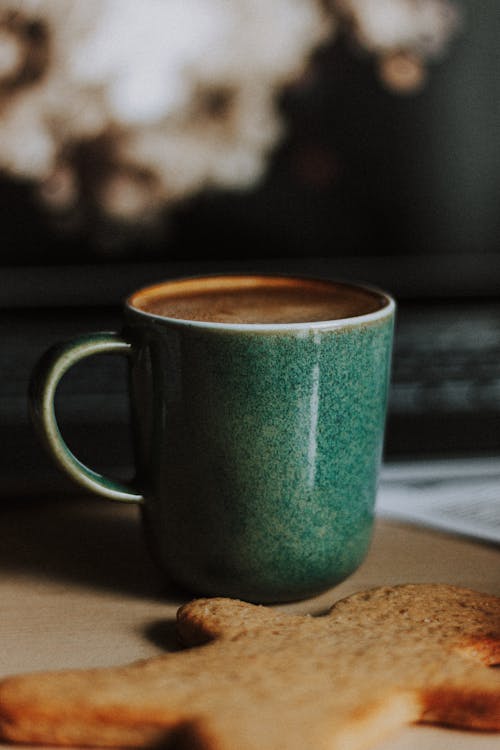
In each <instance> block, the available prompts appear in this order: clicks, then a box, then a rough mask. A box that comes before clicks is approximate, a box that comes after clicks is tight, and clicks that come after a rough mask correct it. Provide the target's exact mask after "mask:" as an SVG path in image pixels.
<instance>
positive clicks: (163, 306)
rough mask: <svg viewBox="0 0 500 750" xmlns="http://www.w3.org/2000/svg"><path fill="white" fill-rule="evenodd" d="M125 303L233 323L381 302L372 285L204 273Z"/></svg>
mask: <svg viewBox="0 0 500 750" xmlns="http://www.w3.org/2000/svg"><path fill="white" fill-rule="evenodd" d="M129 302H130V304H131V305H132V307H135V308H137V309H139V310H142V311H143V312H146V313H151V314H153V315H159V316H162V317H166V318H175V319H179V320H192V321H203V322H208V323H233V324H273V323H274V324H280V323H310V322H319V321H329V320H339V319H344V318H352V317H357V316H360V315H367V314H369V313H373V312H376V311H377V310H380V309H382V308H383V307H385V306H386V304H387V300H386V297H385V296H384V295H382V294H379V293H378V292H376V291H372V290H369V289H365V288H363V287H358V286H351V285H349V284H343V283H338V282H331V281H324V280H317V279H298V278H289V277H281V276H209V277H204V278H202V279H184V280H179V281H172V282H165V283H163V284H159V285H156V286H154V287H149V288H148V289H145V290H142V291H140V292H137V293H136V294H135V295H133V297H132V298H131V299H130V301H129Z"/></svg>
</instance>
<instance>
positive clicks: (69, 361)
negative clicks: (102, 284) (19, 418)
mask: <svg viewBox="0 0 500 750" xmlns="http://www.w3.org/2000/svg"><path fill="white" fill-rule="evenodd" d="M131 351H132V346H131V344H129V343H128V342H127V341H125V339H123V338H121V336H119V335H118V334H117V333H93V334H88V335H84V336H80V337H78V338H75V339H73V340H72V341H69V342H67V343H63V344H57V345H56V346H54V347H52V348H51V349H49V350H48V351H47V352H46V353H45V354H44V355H43V356H42V358H41V359H40V361H39V362H38V364H37V365H36V367H35V369H34V371H33V374H32V376H31V381H30V387H29V405H30V413H31V418H32V421H33V424H34V427H35V429H36V430H37V432H38V434H39V436H40V438H41V440H42V443H43V444H44V446H45V448H46V449H47V450H48V452H49V453H50V455H51V456H52V458H53V459H54V460H55V461H56V463H57V464H58V465H59V467H60V468H61V469H62V470H63V471H64V472H66V474H68V475H69V476H70V477H71V479H73V480H74V481H75V482H77V483H78V484H80V485H81V486H82V487H85V489H87V490H92V491H93V492H96V493H97V494H99V495H102V496H103V497H107V498H109V499H111V500H120V501H121V502H126V503H142V501H143V497H142V495H140V494H139V493H137V492H136V491H135V490H134V488H133V487H132V486H128V485H127V484H124V483H122V482H119V481H117V480H115V479H110V478H109V477H105V476H102V475H101V474H99V473H98V472H96V471H93V470H92V469H89V468H88V467H87V466H85V464H83V463H82V462H81V461H79V460H78V459H77V458H76V456H74V455H73V453H72V452H71V451H70V449H69V448H68V446H67V445H66V443H65V442H64V439H63V437H62V435H61V433H60V431H59V427H58V424H57V420H56V415H55V410H54V397H55V394H56V389H57V386H58V384H59V381H60V380H61V378H62V376H63V375H64V373H65V372H66V371H67V370H69V368H70V367H72V366H73V365H74V364H76V363H77V362H79V361H80V360H81V359H85V357H90V356H91V355H92V354H112V353H115V354H125V355H127V356H129V355H130V353H131Z"/></svg>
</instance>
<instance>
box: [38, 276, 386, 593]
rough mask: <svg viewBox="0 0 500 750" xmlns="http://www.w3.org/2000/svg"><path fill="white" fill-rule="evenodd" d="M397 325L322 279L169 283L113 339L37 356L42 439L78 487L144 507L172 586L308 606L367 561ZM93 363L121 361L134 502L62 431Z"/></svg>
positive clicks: (375, 300) (373, 299)
mask: <svg viewBox="0 0 500 750" xmlns="http://www.w3.org/2000/svg"><path fill="white" fill-rule="evenodd" d="M394 309H395V305H394V301H393V300H392V299H391V298H390V297H389V296H388V295H387V294H385V293H383V292H379V291H377V290H372V289H369V288H365V287H362V286H353V285H348V284H340V283H335V282H331V281H325V280H317V279H316V280H315V279H305V278H304V279H299V278H292V277H286V276H256V275H252V276H250V275H248V276H241V275H240V276H227V275H226V276H206V277H200V278H191V279H178V280H173V281H166V282H164V283H162V284H157V285H155V286H152V287H148V288H146V289H142V290H140V291H138V292H136V293H135V294H133V295H132V296H131V297H130V298H129V299H128V300H127V302H126V304H125V312H124V317H125V320H124V328H123V331H122V333H121V334H116V333H95V334H89V335H87V336H83V337H80V338H78V339H76V340H74V341H72V342H69V343H65V344H61V345H58V346H56V347H55V348H53V349H51V350H50V351H49V352H47V354H46V355H45V356H44V357H43V358H42V360H41V361H40V363H39V364H38V366H37V368H36V370H35V372H34V373H33V377H32V381H31V394H30V400H31V409H32V416H33V420H34V424H35V426H36V428H37V429H38V432H39V433H40V435H41V437H42V440H43V442H44V443H45V445H46V446H47V447H48V449H49V451H50V452H51V454H52V456H53V457H54V458H55V459H56V461H57V463H58V464H59V466H60V467H61V468H62V469H63V470H64V471H66V472H67V474H69V475H70V476H71V477H72V478H73V479H74V480H75V481H76V482H78V483H79V484H80V485H83V486H84V487H85V488H87V489H88V490H92V491H94V492H97V493H99V494H100V495H103V496H105V497H108V498H111V499H114V500H120V501H123V502H127V503H136V504H138V505H139V506H140V507H141V509H142V516H143V520H144V527H145V532H146V538H147V541H148V545H149V548H150V550H151V553H152V555H153V557H154V559H155V560H156V561H157V563H158V564H159V566H160V568H161V569H162V570H163V571H164V573H165V574H166V576H167V577H168V578H169V579H170V580H172V581H174V582H175V583H177V584H179V585H181V586H183V587H185V588H187V589H189V590H190V591H193V592H195V593H197V594H204V595H223V596H234V597H239V598H242V599H247V600H249V601H257V602H275V601H287V600H294V599H300V598H304V597H307V596H311V595H313V594H316V593H318V592H320V591H322V590H324V589H326V588H328V587H330V586H332V585H334V584H336V583H338V582H340V581H342V580H343V579H345V578H346V577H347V576H348V575H349V574H350V573H352V572H353V571H354V570H355V569H356V568H357V566H358V565H359V564H360V562H361V561H362V560H363V558H364V556H365V554H366V552H367V549H368V546H369V543H370V537H371V531H372V526H373V517H374V503H375V496H376V488H377V478H378V470H379V466H380V460H381V453H382V444H383V433H384V423H385V413H386V401H387V392H388V383H389V372H390V359H391V347H392V337H393V324H394ZM99 352H103V353H110V352H111V353H112V352H116V353H120V354H125V355H126V356H127V357H128V360H129V365H130V366H129V371H130V401H131V409H132V421H133V435H134V443H135V456H136V479H135V480H134V482H133V483H132V484H131V485H130V486H128V485H126V484H123V483H120V482H118V481H115V480H112V479H110V478H106V477H104V476H102V475H100V474H98V473H96V472H94V471H92V470H91V469H89V468H88V467H86V466H84V465H83V464H82V463H81V462H80V461H79V460H78V459H77V458H76V457H75V456H74V455H73V454H72V453H71V452H70V450H69V448H68V447H67V445H66V444H65V442H64V440H63V438H62V436H61V434H60V432H59V429H58V426H57V422H56V418H55V414H54V395H55V391H56V388H57V384H58V382H59V380H60V378H61V377H62V375H63V374H64V373H65V372H66V370H68V368H69V367H71V366H72V365H74V364H75V363H76V362H78V361H79V360H81V359H83V358H84V357H87V356H89V355H91V354H97V353H99Z"/></svg>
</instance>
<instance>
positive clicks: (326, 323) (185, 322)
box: [125, 272, 396, 332]
mask: <svg viewBox="0 0 500 750" xmlns="http://www.w3.org/2000/svg"><path fill="white" fill-rule="evenodd" d="M202 279H207V280H214V281H215V280H216V279H224V280H227V281H234V280H237V279H240V280H243V279H248V280H249V279H259V280H263V279H268V280H271V279H274V280H292V281H299V282H300V281H304V282H313V283H315V282H316V283H322V284H329V283H331V284H335V285H338V286H343V287H351V288H353V289H362V290H364V291H366V292H371V293H374V294H377V295H379V296H380V297H382V298H383V300H384V301H385V304H384V305H383V306H382V307H380V308H379V309H377V310H374V311H373V312H369V313H363V314H362V315H352V316H350V317H346V318H336V319H333V320H315V321H305V322H300V323H297V322H294V323H223V322H217V321H208V320H190V319H184V318H174V317H169V316H167V315H159V314H158V313H153V312H149V311H147V310H142V309H141V308H140V307H137V306H136V304H134V303H135V301H136V299H137V298H138V297H140V296H146V295H149V294H151V293H154V292H155V290H159V289H161V288H162V287H165V286H167V285H169V284H176V283H179V284H180V283H183V282H186V283H189V282H196V281H201V280H202ZM125 308H126V310H128V311H130V312H132V313H134V314H137V315H139V316H140V317H145V318H148V319H151V320H156V321H161V322H163V323H165V324H168V325H178V326H180V327H183V328H201V329H205V330H206V329H213V330H217V331H221V330H226V331H235V332H237V331H250V332H259V331H262V332H273V331H276V332H279V331H302V330H304V331H308V330H329V329H337V328H345V327H355V326H363V325H364V324H369V323H375V322H377V321H379V320H383V319H385V318H389V317H391V315H392V314H393V313H394V311H395V309H396V302H395V300H394V298H393V297H392V295H391V294H389V293H388V292H386V291H384V290H382V289H380V288H379V287H377V286H372V285H371V284H365V283H363V282H352V281H344V280H339V279H333V278H321V277H318V276H308V275H305V274H304V275H303V274H295V273H294V274H286V273H244V272H241V273H240V272H238V273H230V272H229V273H228V272H221V273H212V274H205V273H202V274H199V275H189V276H175V277H173V278H169V279H164V280H163V281H159V282H155V283H153V284H148V285H146V286H143V287H140V288H139V289H137V290H135V291H134V292H132V293H131V294H130V295H129V296H128V297H127V298H126V299H125Z"/></svg>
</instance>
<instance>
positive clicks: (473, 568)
mask: <svg viewBox="0 0 500 750" xmlns="http://www.w3.org/2000/svg"><path fill="white" fill-rule="evenodd" d="M426 581H432V582H438V581H439V582H447V583H453V584H458V585H462V586H468V587H471V588H475V589H478V590H482V591H485V592H490V593H494V594H497V595H500V549H499V548H498V547H493V546H487V545H482V544H478V543H474V542H471V541H467V540H464V539H461V538H458V537H453V536H446V535H444V534H440V533H434V532H431V531H428V530H424V529H422V528H416V527H410V526H404V525H402V524H396V523H389V522H379V524H378V525H377V528H376V533H375V537H374V541H373V545H372V549H371V552H370V554H369V556H368V558H367V560H366V561H365V563H364V564H363V565H362V567H361V568H360V570H358V571H357V573H355V575H353V576H352V577H351V578H350V579H349V580H348V581H346V582H344V583H343V584H342V585H340V586H338V587H337V588H336V589H334V590H332V591H329V592H326V593H324V594H322V595H321V596H320V597H317V598H315V599H310V600H308V601H305V602H301V603H294V604H288V605H284V606H281V607H280V609H282V610H285V611H289V612H311V613H319V612H322V611H324V610H325V609H326V608H327V607H328V606H329V605H330V604H332V603H333V602H334V601H335V600H336V599H338V598H340V597H343V596H345V595H347V594H350V593H351V592H353V591H356V590H359V589H362V588H367V587H372V586H377V585H381V584H393V583H407V582H426ZM183 601H185V596H183V595H182V594H181V593H180V592H175V591H173V590H169V589H168V588H166V587H165V585H164V584H162V582H161V581H160V578H159V576H158V574H157V573H156V570H155V569H154V568H153V566H152V564H151V563H150V561H149V558H148V556H147V553H146V550H145V548H144V544H143V540H142V536H141V529H140V523H139V518H138V514H137V509H136V508H129V507H127V506H123V505H119V504H114V503H110V502H108V501H105V500H99V499H93V498H89V499H85V498H80V499H78V500H75V499H71V498H68V499H67V500H65V501H63V500H61V499H59V500H57V501H54V500H53V501H49V500H38V501H36V502H35V501H27V500H16V501H15V502H11V503H9V502H8V501H7V500H5V499H2V500H1V501H0V603H1V610H0V676H2V675H6V674H11V673H17V672H23V671H31V670H38V669H54V668H66V667H90V666H101V665H112V664H121V663H125V662H128V661H132V660H135V659H138V658H142V657H147V656H153V655H155V654H160V653H162V652H163V651H164V650H165V649H171V648H173V647H174V643H175V636H174V629H173V618H174V615H175V612H176V609H177V607H178V606H179V604H181V603H182V602H183ZM0 747H2V748H3V747H6V746H3V745H1V746H0ZM378 747H379V749H380V750H450V748H452V749H453V750H494V749H495V750H500V735H498V734H482V733H472V732H462V731H454V730H453V731H452V730H449V729H441V728H440V729H438V728H433V727H413V728H409V729H407V730H404V731H403V732H401V733H400V734H398V735H397V736H395V737H394V738H392V739H391V740H390V741H389V742H385V743H383V744H379V745H378ZM235 750H237V748H235ZM263 750H265V748H263ZM304 750H307V749H306V748H304ZM311 750H313V748H311Z"/></svg>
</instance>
